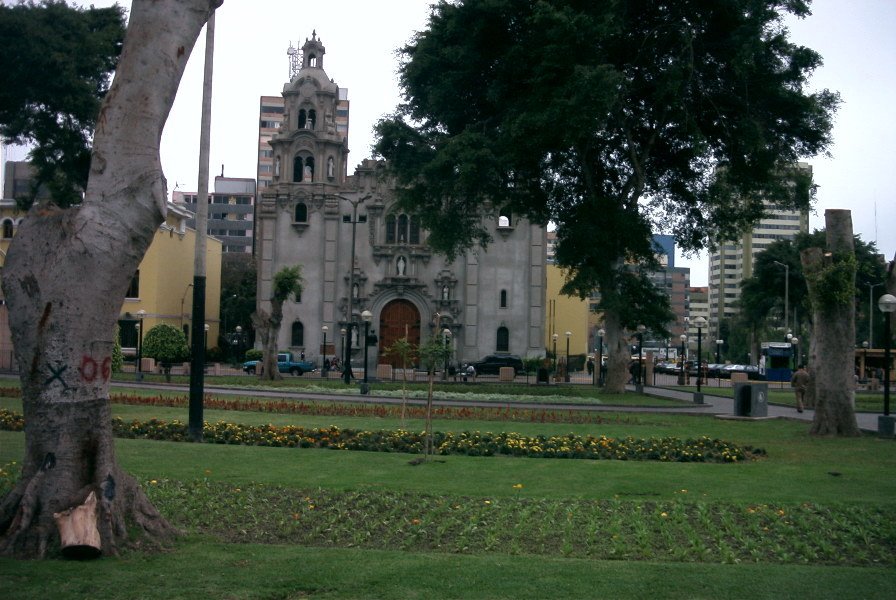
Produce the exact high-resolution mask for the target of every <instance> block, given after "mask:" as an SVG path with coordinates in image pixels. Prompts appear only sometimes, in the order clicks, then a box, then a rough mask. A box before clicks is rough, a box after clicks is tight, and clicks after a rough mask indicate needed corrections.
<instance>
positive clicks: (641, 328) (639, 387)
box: [635, 325, 647, 394]
mask: <svg viewBox="0 0 896 600" xmlns="http://www.w3.org/2000/svg"><path fill="white" fill-rule="evenodd" d="M645 331H647V327H646V326H645V325H638V378H637V379H636V380H635V390H636V391H637V392H638V393H639V394H640V393H642V392H643V391H644V361H643V360H642V359H641V356H642V355H643V354H644V352H643V348H644V332H645Z"/></svg>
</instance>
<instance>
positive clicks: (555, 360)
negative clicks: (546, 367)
mask: <svg viewBox="0 0 896 600" xmlns="http://www.w3.org/2000/svg"><path fill="white" fill-rule="evenodd" d="M558 337H560V336H559V335H557V334H556V333H555V334H554V335H552V336H551V339H552V340H554V378H555V379H556V377H557V338H558Z"/></svg>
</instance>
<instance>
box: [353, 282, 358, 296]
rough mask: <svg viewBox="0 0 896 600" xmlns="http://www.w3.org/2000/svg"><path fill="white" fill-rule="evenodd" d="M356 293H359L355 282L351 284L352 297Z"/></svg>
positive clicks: (356, 294)
mask: <svg viewBox="0 0 896 600" xmlns="http://www.w3.org/2000/svg"><path fill="white" fill-rule="evenodd" d="M358 294H359V288H358V284H357V283H356V284H354V285H353V286H352V298H357V297H358Z"/></svg>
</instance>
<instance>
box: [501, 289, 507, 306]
mask: <svg viewBox="0 0 896 600" xmlns="http://www.w3.org/2000/svg"><path fill="white" fill-rule="evenodd" d="M501 308H507V290H501Z"/></svg>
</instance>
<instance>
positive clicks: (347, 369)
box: [337, 195, 370, 385]
mask: <svg viewBox="0 0 896 600" xmlns="http://www.w3.org/2000/svg"><path fill="white" fill-rule="evenodd" d="M337 197H338V198H339V199H340V200H345V201H346V202H348V203H349V204H351V205H352V216H351V219H350V220H349V219H348V218H347V216H344V217H343V218H342V222H343V223H351V225H352V252H351V256H350V263H349V266H348V293H347V294H346V296H347V297H348V311H347V314H346V315H345V320H346V322H347V323H348V334H349V335H348V338H347V339H348V343H347V344H345V345H344V346H345V365H344V369H343V371H342V380H343V381H345V383H346V385H347V384H348V383H350V382H351V379H352V337H351V334H352V330H353V329H354V322H355V315H354V311H353V306H352V305H353V303H354V299H355V237H356V236H355V232H356V231H357V228H358V223H359V222H360V223H366V222H367V217H366V215H363V216H364V218H363V219H362V220H360V221H359V220H358V205H359V204H361V203H362V202H364V201H365V200H367V199H368V198H369V197H370V196H369V195H367V196H363V197H361V198H355V199H351V198H346V197H345V196H337Z"/></svg>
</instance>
